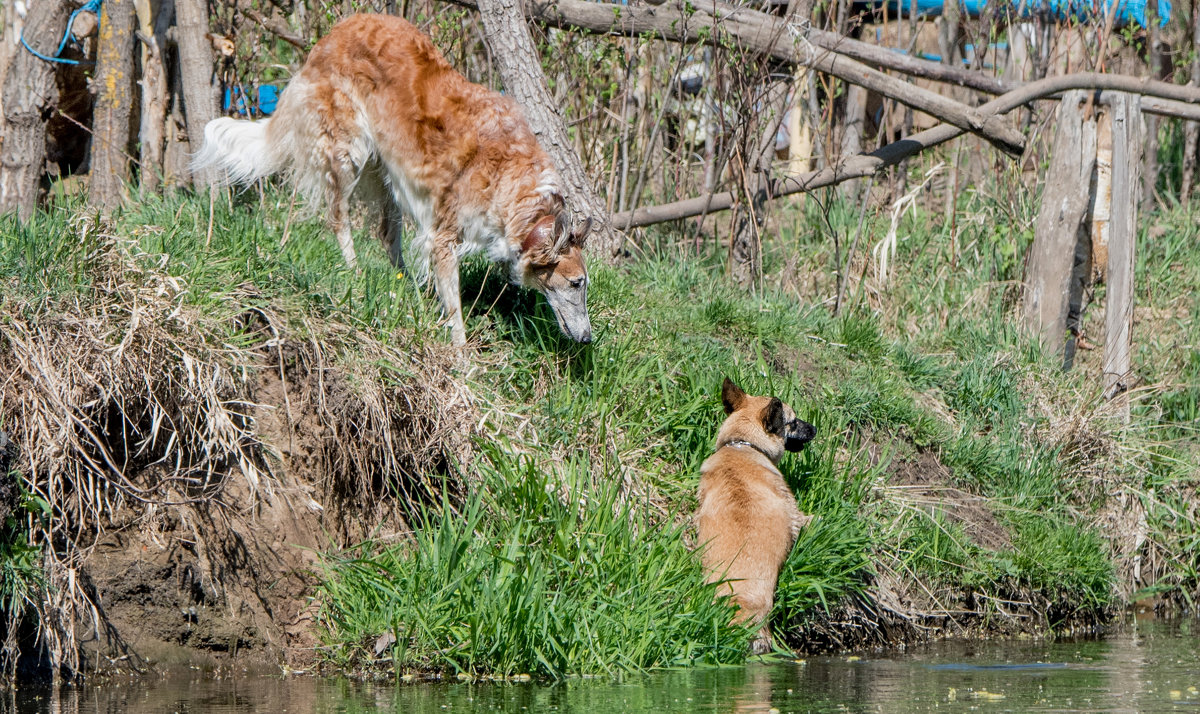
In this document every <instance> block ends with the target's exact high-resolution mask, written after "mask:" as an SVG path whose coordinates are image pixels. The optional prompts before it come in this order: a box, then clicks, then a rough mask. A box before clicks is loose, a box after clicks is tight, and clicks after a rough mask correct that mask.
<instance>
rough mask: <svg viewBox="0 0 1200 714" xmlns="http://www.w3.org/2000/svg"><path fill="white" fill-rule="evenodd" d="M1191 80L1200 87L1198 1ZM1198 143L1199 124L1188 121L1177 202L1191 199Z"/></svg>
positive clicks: (1199, 2) (1197, 0)
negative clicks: (1181, 178) (1181, 177)
mask: <svg viewBox="0 0 1200 714" xmlns="http://www.w3.org/2000/svg"><path fill="white" fill-rule="evenodd" d="M1191 34H1192V38H1191V39H1192V78H1191V81H1189V82H1188V84H1190V85H1191V86H1193V87H1196V86H1200V0H1193V2H1192V33H1191ZM1198 141H1200V123H1198V122H1194V121H1189V122H1186V123H1185V124H1184V125H1183V182H1182V185H1181V186H1180V189H1181V190H1180V192H1179V200H1180V201H1182V202H1184V203H1187V202H1188V201H1190V200H1191V199H1192V187H1193V186H1195V180H1196V149H1197V146H1196V144H1197V142H1198Z"/></svg>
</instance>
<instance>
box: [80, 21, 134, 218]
mask: <svg viewBox="0 0 1200 714" xmlns="http://www.w3.org/2000/svg"><path fill="white" fill-rule="evenodd" d="M101 8H102V10H101V15H100V35H99V42H100V44H99V46H98V47H97V50H96V79H95V86H96V87H98V92H97V97H96V110H95V111H96V113H95V118H94V119H93V121H92V167H91V173H90V178H89V181H88V203H90V204H91V205H92V206H96V207H99V208H104V209H112V208H116V207H117V206H119V205H121V200H122V193H123V192H124V190H125V183H126V182H127V181H128V180H129V137H130V133H131V132H130V119H131V118H132V116H133V32H134V10H133V0H105V2H104V4H103V5H102V6H101Z"/></svg>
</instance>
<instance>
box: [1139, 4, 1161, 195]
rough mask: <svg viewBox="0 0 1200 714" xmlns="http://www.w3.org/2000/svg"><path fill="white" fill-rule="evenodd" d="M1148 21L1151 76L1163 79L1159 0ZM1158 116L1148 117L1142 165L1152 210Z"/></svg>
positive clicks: (1150, 8) (1144, 187)
mask: <svg viewBox="0 0 1200 714" xmlns="http://www.w3.org/2000/svg"><path fill="white" fill-rule="evenodd" d="M1146 10H1147V12H1146V21H1147V22H1148V23H1150V28H1149V30H1148V31H1147V34H1148V35H1149V40H1150V76H1151V77H1152V78H1154V79H1162V76H1163V60H1164V58H1163V47H1162V45H1163V38H1162V27H1161V26H1160V25H1159V14H1158V2H1157V1H1156V0H1150V2H1148V3H1147V8H1146ZM1158 125H1159V121H1158V117H1154V116H1150V117H1146V151H1145V156H1144V157H1143V165H1142V199H1141V200H1142V210H1143V211H1147V212H1148V211H1150V210H1151V209H1152V208H1153V207H1154V191H1155V189H1156V188H1157V187H1158Z"/></svg>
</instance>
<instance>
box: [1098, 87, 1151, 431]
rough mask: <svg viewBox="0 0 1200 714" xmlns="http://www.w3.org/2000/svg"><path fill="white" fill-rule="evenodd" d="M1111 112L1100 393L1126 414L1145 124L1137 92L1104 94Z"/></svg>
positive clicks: (1127, 408)
mask: <svg viewBox="0 0 1200 714" xmlns="http://www.w3.org/2000/svg"><path fill="white" fill-rule="evenodd" d="M1104 102H1105V104H1107V105H1108V107H1109V111H1111V113H1112V144H1113V154H1112V209H1111V224H1110V227H1109V236H1108V274H1107V277H1106V280H1105V283H1106V285H1107V286H1108V290H1107V293H1106V297H1105V306H1104V362H1103V374H1104V395H1105V397H1107V398H1108V399H1116V400H1119V401H1118V404H1117V407H1118V411H1119V413H1120V415H1121V416H1122V417H1123V418H1124V419H1126V420H1128V419H1129V397H1128V394H1127V393H1126V392H1127V390H1128V389H1129V387H1130V386H1131V384H1130V378H1129V377H1130V366H1131V365H1130V362H1131V356H1132V353H1133V279H1134V244H1135V242H1136V239H1137V218H1138V205H1139V203H1140V202H1141V191H1142V182H1141V180H1140V178H1141V176H1140V175H1139V174H1140V171H1141V168H1142V154H1143V150H1144V147H1145V145H1146V123H1145V120H1144V119H1143V118H1142V107H1141V97H1139V96H1137V95H1135V94H1125V93H1122V92H1113V93H1106V94H1105V95H1104Z"/></svg>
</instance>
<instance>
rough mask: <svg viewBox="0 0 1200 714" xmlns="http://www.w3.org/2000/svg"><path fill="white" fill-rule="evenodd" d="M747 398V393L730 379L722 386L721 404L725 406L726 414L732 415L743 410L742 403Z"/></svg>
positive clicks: (727, 378)
mask: <svg viewBox="0 0 1200 714" xmlns="http://www.w3.org/2000/svg"><path fill="white" fill-rule="evenodd" d="M745 398H746V393H745V392H743V391H742V388H741V387H739V386H737V385H736V384H734V383H733V382H732V381H731V380H730V379H729V377H726V378H725V381H724V382H723V383H722V384H721V403H722V404H724V405H725V413H726V414H732V413H734V412H736V411H737V410H738V409H741V408H742V401H743V400H744V399H745Z"/></svg>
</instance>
